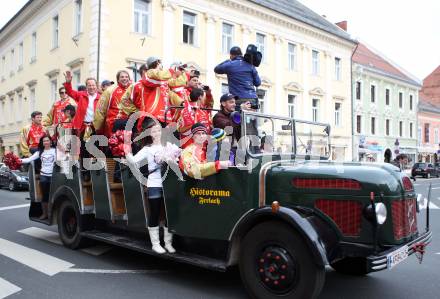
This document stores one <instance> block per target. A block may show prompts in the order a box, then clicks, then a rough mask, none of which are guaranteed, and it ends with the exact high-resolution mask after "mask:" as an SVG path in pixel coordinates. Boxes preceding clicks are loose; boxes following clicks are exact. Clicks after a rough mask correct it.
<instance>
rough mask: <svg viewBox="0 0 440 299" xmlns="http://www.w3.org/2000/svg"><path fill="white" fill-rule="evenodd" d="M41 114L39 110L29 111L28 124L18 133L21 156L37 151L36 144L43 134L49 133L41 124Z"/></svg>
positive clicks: (28, 155) (27, 155)
mask: <svg viewBox="0 0 440 299" xmlns="http://www.w3.org/2000/svg"><path fill="white" fill-rule="evenodd" d="M42 119H43V114H42V113H41V112H40V111H34V112H32V113H31V121H32V123H31V124H30V125H27V126H26V127H24V128H23V129H22V130H21V133H20V151H21V154H22V156H23V157H26V158H27V157H30V156H31V155H32V154H33V153H35V152H36V151H38V144H39V142H40V139H41V137H42V136H44V135H49V132H48V131H47V130H46V129H45V128H44V127H43V125H42Z"/></svg>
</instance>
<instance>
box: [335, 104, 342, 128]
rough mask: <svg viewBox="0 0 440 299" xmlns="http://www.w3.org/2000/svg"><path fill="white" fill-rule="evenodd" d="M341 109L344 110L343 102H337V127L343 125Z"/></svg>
mask: <svg viewBox="0 0 440 299" xmlns="http://www.w3.org/2000/svg"><path fill="white" fill-rule="evenodd" d="M341 111H342V104H341V103H335V126H336V127H340V126H341Z"/></svg>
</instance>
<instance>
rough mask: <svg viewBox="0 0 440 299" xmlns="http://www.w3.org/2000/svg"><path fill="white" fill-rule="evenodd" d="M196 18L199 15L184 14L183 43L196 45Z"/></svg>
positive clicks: (185, 12)
mask: <svg viewBox="0 0 440 299" xmlns="http://www.w3.org/2000/svg"><path fill="white" fill-rule="evenodd" d="M196 17H197V15H196V14H194V13H191V12H188V11H184V12H183V43H184V44H188V45H195V44H196V25H197V24H196Z"/></svg>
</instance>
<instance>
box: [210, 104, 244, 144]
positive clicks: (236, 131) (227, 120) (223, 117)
mask: <svg viewBox="0 0 440 299" xmlns="http://www.w3.org/2000/svg"><path fill="white" fill-rule="evenodd" d="M212 122H213V126H214V128H219V129H223V130H224V129H225V128H226V127H232V128H233V133H232V136H233V140H232V143H233V142H234V140H235V141H238V140H240V136H241V127H240V125H237V124H235V123H234V122H233V121H232V119H231V114H230V113H226V112H225V111H224V110H223V109H222V110H220V111H219V112H217V114H216V115H214V118H213V119H212Z"/></svg>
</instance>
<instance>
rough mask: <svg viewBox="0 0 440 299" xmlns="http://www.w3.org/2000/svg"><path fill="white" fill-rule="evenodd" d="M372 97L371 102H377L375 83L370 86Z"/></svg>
mask: <svg viewBox="0 0 440 299" xmlns="http://www.w3.org/2000/svg"><path fill="white" fill-rule="evenodd" d="M370 99H371V103H374V102H376V85H373V84H371V86H370Z"/></svg>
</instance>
